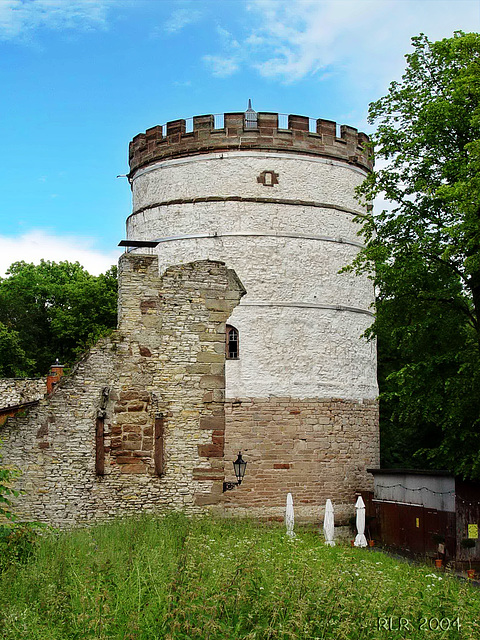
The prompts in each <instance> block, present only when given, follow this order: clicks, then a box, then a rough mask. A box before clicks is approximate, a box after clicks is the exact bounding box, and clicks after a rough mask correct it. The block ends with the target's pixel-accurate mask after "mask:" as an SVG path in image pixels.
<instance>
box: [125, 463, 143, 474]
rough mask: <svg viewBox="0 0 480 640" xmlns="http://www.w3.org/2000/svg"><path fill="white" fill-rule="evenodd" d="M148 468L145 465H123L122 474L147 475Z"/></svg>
mask: <svg viewBox="0 0 480 640" xmlns="http://www.w3.org/2000/svg"><path fill="white" fill-rule="evenodd" d="M146 471H147V467H146V466H145V465H144V464H123V465H121V467H120V473H145V472H146Z"/></svg>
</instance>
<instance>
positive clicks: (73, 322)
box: [0, 260, 117, 375]
mask: <svg viewBox="0 0 480 640" xmlns="http://www.w3.org/2000/svg"><path fill="white" fill-rule="evenodd" d="M116 309H117V278H116V267H112V268H111V269H110V270H109V271H107V272H106V273H105V274H102V275H100V276H98V277H96V276H92V275H90V274H89V273H88V272H87V271H86V270H85V269H84V268H83V267H82V266H80V264H78V262H76V263H71V262H60V263H55V262H49V261H43V260H42V262H41V263H40V264H39V265H34V264H27V263H26V262H16V263H14V264H13V265H12V266H11V267H10V269H9V270H8V272H7V277H6V278H2V279H0V323H1V324H0V372H2V371H3V372H4V373H3V374H4V375H12V374H14V375H18V374H19V373H22V374H27V375H44V374H45V373H46V372H47V371H48V368H49V366H50V365H51V364H52V363H53V362H54V361H55V359H56V358H59V360H60V361H61V362H62V364H71V363H72V362H74V361H75V359H76V358H77V357H78V355H79V354H80V353H81V352H82V351H83V350H85V349H86V348H87V347H88V346H90V345H91V344H93V343H94V342H95V341H96V340H97V339H98V338H99V337H100V336H101V335H104V334H105V333H107V332H108V331H110V330H111V329H112V328H114V327H115V325H116ZM2 328H3V329H2ZM2 340H3V341H4V342H5V344H8V341H10V345H12V347H14V348H12V349H11V351H8V348H5V349H2V344H3V343H2ZM16 358H18V361H17V360H16Z"/></svg>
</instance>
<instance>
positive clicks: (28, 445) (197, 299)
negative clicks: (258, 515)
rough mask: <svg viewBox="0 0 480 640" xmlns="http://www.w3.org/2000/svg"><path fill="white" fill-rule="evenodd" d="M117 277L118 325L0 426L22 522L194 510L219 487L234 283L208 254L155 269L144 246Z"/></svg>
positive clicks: (214, 497)
mask: <svg viewBox="0 0 480 640" xmlns="http://www.w3.org/2000/svg"><path fill="white" fill-rule="evenodd" d="M119 277H120V287H119V289H120V299H119V328H118V330H117V331H116V332H115V333H114V334H113V335H112V336H111V337H109V338H106V339H103V340H101V341H100V342H99V343H98V344H97V345H96V346H95V347H94V348H93V349H91V350H90V352H89V353H88V354H87V355H86V356H85V357H84V358H83V360H82V361H81V362H80V363H79V364H78V365H77V367H76V368H75V370H74V371H73V373H72V374H71V375H70V376H68V377H64V378H62V380H61V381H60V383H59V384H58V386H57V388H56V389H55V391H54V393H53V394H52V395H51V396H49V397H48V398H45V399H42V400H40V403H39V404H38V405H37V406H35V407H34V408H32V409H31V410H30V412H29V413H28V415H27V416H23V417H19V416H16V417H15V418H9V420H8V422H7V424H6V425H5V427H3V428H1V429H0V437H1V438H2V440H3V445H2V454H3V456H4V463H7V464H11V465H15V466H17V467H18V468H19V469H20V470H21V472H22V475H21V477H20V479H19V482H18V488H20V489H23V490H24V494H23V495H22V496H21V498H20V499H19V500H18V505H17V510H18V512H19V515H20V516H21V517H22V518H24V519H35V520H41V521H45V522H49V523H51V524H53V525H56V526H70V525H74V524H78V523H81V522H86V521H89V520H98V519H100V520H101V519H105V518H109V517H113V516H118V515H122V514H127V513H136V512H138V511H139V510H143V511H148V510H155V509H165V508H176V509H184V510H186V511H190V512H196V511H199V510H201V509H203V508H205V505H210V504H214V503H215V502H218V500H219V498H220V496H221V491H222V482H223V478H224V471H223V442H224V429H225V419H224V412H223V399H224V384H225V377H224V358H225V353H224V348H225V347H224V343H225V320H226V318H227V317H228V316H229V315H230V314H231V312H232V309H233V308H234V306H235V305H236V304H237V303H238V301H239V298H240V296H241V295H242V294H243V289H242V286H241V283H240V282H239V281H238V279H237V278H236V276H235V274H234V273H233V272H231V271H229V270H228V269H226V267H225V266H224V265H223V263H219V262H212V261H202V262H198V263H195V264H186V265H181V266H178V267H172V268H170V269H168V270H167V271H166V272H165V273H164V275H163V277H160V276H159V275H158V264H157V259H156V258H155V257H153V256H141V255H136V256H128V255H125V256H123V257H122V258H121V260H120V265H119ZM159 447H160V448H161V449H160V450H159Z"/></svg>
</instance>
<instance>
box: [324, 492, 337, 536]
mask: <svg viewBox="0 0 480 640" xmlns="http://www.w3.org/2000/svg"><path fill="white" fill-rule="evenodd" d="M334 534H335V516H334V512H333V504H332V501H331V500H330V499H328V500H327V502H326V504H325V517H324V518H323V535H324V536H325V544H327V545H328V546H329V547H334V546H335V541H334V539H333V538H334Z"/></svg>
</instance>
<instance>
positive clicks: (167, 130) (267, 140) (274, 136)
mask: <svg viewBox="0 0 480 640" xmlns="http://www.w3.org/2000/svg"><path fill="white" fill-rule="evenodd" d="M255 115H256V119H255V120H256V121H254V122H253V123H252V122H251V121H249V122H246V118H245V113H244V112H238V113H225V114H224V117H223V126H222V127H219V126H218V120H217V121H216V118H215V116H213V115H203V116H194V117H193V118H192V119H191V120H190V121H188V123H189V124H190V125H191V126H190V127H188V128H189V129H191V130H189V131H187V120H183V119H181V120H172V121H171V122H167V123H166V125H163V126H156V127H152V128H150V129H147V131H146V132H145V133H140V134H138V135H137V136H135V137H134V138H133V140H132V141H131V142H130V148H129V162H130V176H132V175H133V174H134V172H135V171H136V170H137V169H139V168H140V167H143V166H145V165H148V164H150V163H152V162H156V161H159V160H165V159H169V158H178V157H182V156H187V155H189V156H190V155H194V154H200V153H210V152H224V151H230V150H237V151H238V150H239V149H240V150H242V149H256V150H262V151H283V152H291V153H296V154H298V153H300V154H306V155H316V156H324V157H329V158H335V159H339V160H343V161H345V162H348V163H350V164H353V165H356V166H359V167H362V168H363V169H366V170H367V171H370V170H371V169H372V167H373V159H372V156H371V152H370V150H369V149H368V147H367V142H368V136H367V135H366V134H364V133H361V132H359V131H357V129H354V128H353V127H349V126H347V125H342V126H341V127H340V136H339V137H338V136H337V124H336V123H335V122H333V121H332V120H323V119H321V118H319V119H313V118H308V117H306V116H298V115H288V116H282V115H281V114H280V115H279V114H278V113H266V112H259V113H257V114H255ZM285 124H286V125H288V126H287V128H282V127H281V126H279V125H285Z"/></svg>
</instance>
